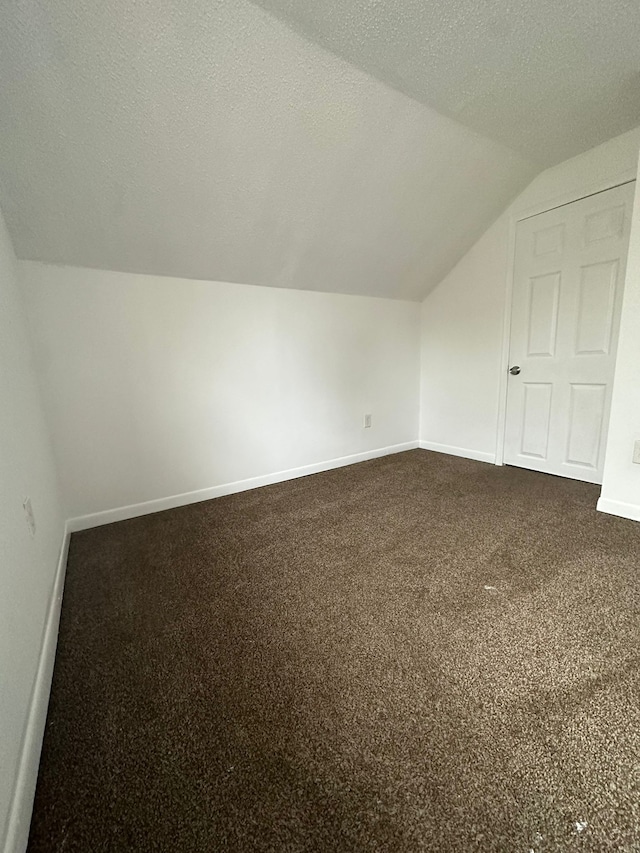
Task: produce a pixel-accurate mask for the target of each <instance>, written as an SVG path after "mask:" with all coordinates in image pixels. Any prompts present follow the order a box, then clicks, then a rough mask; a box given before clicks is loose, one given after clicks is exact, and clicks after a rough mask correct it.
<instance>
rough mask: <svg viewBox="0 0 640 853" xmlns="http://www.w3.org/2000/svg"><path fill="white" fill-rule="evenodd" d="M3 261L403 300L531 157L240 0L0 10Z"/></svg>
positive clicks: (501, 197) (481, 219)
mask: <svg viewBox="0 0 640 853" xmlns="http://www.w3.org/2000/svg"><path fill="white" fill-rule="evenodd" d="M0 79H1V80H2V85H1V86H0V115H1V116H2V122H1V130H0V204H1V205H2V208H3V210H4V213H5V217H6V219H7V223H8V225H9V228H10V231H11V235H12V238H13V241H14V245H15V248H16V252H17V254H18V256H19V257H21V258H28V259H34V260H42V261H48V262H57V263H66V264H71V265H79V266H89V267H99V268H104V269H111V270H125V271H132V272H146V273H156V274H164V275H176V276H184V277H193V278H202V279H214V280H215V279H217V280H226V281H232V282H246V283H251V284H261V285H275V286H282V287H297V288H308V289H314V290H328V291H342V292H348V293H362V294H367V295H379V296H393V297H399V298H413V299H417V298H419V297H420V296H422V295H423V294H424V293H426V292H427V291H428V290H429V288H430V287H432V286H433V285H435V284H436V283H437V282H438V281H439V280H440V279H441V278H442V276H443V275H444V274H445V273H446V272H447V271H448V269H449V268H450V267H451V266H452V265H453V263H454V262H455V261H456V260H457V259H458V257H459V256H460V255H461V254H462V253H463V252H464V251H465V250H466V249H467V248H468V246H469V245H470V244H471V243H472V242H473V240H474V239H475V238H476V237H477V236H478V235H479V234H480V233H481V231H482V230H483V229H484V227H485V226H486V225H487V223H488V222H489V221H490V220H491V219H492V217H494V216H495V215H496V214H497V213H498V212H499V210H500V209H501V208H502V207H503V206H504V205H505V204H506V203H507V201H508V200H509V199H510V198H511V197H512V196H513V195H514V194H515V193H516V192H517V191H518V190H519V189H520V188H521V187H522V186H523V184H524V183H526V182H527V180H528V179H529V178H530V177H531V176H532V174H533V172H534V171H536V169H535V168H534V167H533V165H532V164H531V162H529V161H528V160H526V159H525V158H522V157H520V156H519V155H516V154H515V153H513V152H512V151H511V150H509V149H508V148H506V147H504V146H503V145H501V144H498V143H496V142H494V141H491V140H489V139H487V138H485V137H483V136H480V135H479V134H477V133H475V132H474V131H471V130H469V129H467V128H465V127H463V126H462V125H460V124H458V123H456V122H454V121H452V120H451V119H449V118H446V117H444V116H442V115H440V114H439V113H438V112H436V111H434V110H432V109H430V108H429V107H426V106H424V105H422V104H420V103H418V102H417V101H415V100H412V99H410V98H408V97H406V96H405V95H403V94H401V93H400V92H398V91H397V90H395V89H393V88H391V87H389V86H387V85H386V84H384V83H382V82H380V81H378V80H377V79H374V78H373V77H372V76H370V75H369V74H367V73H365V72H363V71H361V70H358V69H356V68H355V67H353V66H352V65H350V64H349V63H347V62H346V61H344V60H342V59H340V58H338V57H336V56H334V55H333V54H331V53H329V52H327V51H326V50H324V49H323V48H321V47H318V46H317V45H315V44H313V43H311V42H310V41H309V40H307V39H305V38H302V37H301V36H299V35H297V34H296V33H294V32H293V31H292V30H291V29H290V28H289V27H288V26H286V25H285V24H284V23H282V22H281V21H279V20H278V19H277V18H275V17H274V16H272V15H270V14H268V13H267V12H265V11H264V10H262V9H260V8H258V7H256V6H255V5H252V4H251V3H249V2H244V0H191V2H188V3H167V2H165V0H136V2H134V3H132V2H131V0H102V2H98V0H40V2H36V0H12V2H6V3H4V4H1V6H0Z"/></svg>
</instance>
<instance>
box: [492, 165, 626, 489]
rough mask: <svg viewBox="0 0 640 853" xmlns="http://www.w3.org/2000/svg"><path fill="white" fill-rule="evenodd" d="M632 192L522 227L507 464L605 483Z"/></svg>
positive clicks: (610, 193) (596, 198) (622, 190)
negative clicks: (605, 462) (605, 450)
mask: <svg viewBox="0 0 640 853" xmlns="http://www.w3.org/2000/svg"><path fill="white" fill-rule="evenodd" d="M634 188H635V184H634V183H633V182H631V183H628V184H625V185H623V186H619V187H615V188H613V189H610V190H606V191H604V192H600V193H597V194H595V195H592V196H589V197H587V198H583V199H580V200H579V201H575V202H572V203H571V204H566V205H563V206H562V207H558V208H555V209H554V210H549V211H547V212H546V213H541V214H539V215H537V216H532V217H530V218H529V219H525V220H522V221H521V222H519V223H518V226H517V231H516V250H515V265H514V279H513V302H512V313H511V339H510V349H509V353H510V355H509V365H510V367H511V368H514V367H515V366H518V367H519V368H520V372H519V374H517V375H509V377H508V391H507V410H506V430H505V452H504V461H505V463H506V464H507V465H518V466H520V467H523V468H531V469H533V470H536V471H544V472H545V473H549V474H559V475H561V476H563V477H571V478H573V479H576V480H586V481H588V482H591V483H601V482H602V471H603V466H604V449H605V444H606V432H607V426H608V422H609V408H610V403H611V386H612V382H613V372H614V365H615V353H616V345H617V339H618V326H619V319H620V308H621V304H622V289H623V284H624V275H625V267H626V260H627V249H628V243H629V230H630V224H631V210H632V206H633V194H634Z"/></svg>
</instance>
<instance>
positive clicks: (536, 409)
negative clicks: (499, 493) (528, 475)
mask: <svg viewBox="0 0 640 853" xmlns="http://www.w3.org/2000/svg"><path fill="white" fill-rule="evenodd" d="M523 387H524V405H523V415H522V443H521V450H520V452H521V454H522V455H523V456H531V457H535V458H538V459H546V458H547V447H548V445H549V417H550V415H551V396H552V393H553V386H552V385H551V383H548V382H546V383H545V382H524V383H523Z"/></svg>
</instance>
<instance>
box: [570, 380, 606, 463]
mask: <svg viewBox="0 0 640 853" xmlns="http://www.w3.org/2000/svg"><path fill="white" fill-rule="evenodd" d="M606 392H607V386H606V385H586V384H583V383H577V382H573V383H572V384H571V391H570V408H569V439H568V443H567V456H566V462H567V463H568V464H570V465H582V466H584V467H585V468H590V469H591V470H592V471H595V470H596V469H597V467H598V451H599V449H600V436H601V432H602V416H603V414H604V404H605V396H606Z"/></svg>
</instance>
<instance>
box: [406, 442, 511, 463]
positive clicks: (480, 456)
mask: <svg viewBox="0 0 640 853" xmlns="http://www.w3.org/2000/svg"><path fill="white" fill-rule="evenodd" d="M419 445H420V447H421V448H422V450H435V452H436V453H448V454H449V455H450V456H463V457H464V458H465V459H474V460H475V461H476V462H489V463H490V464H491V465H495V462H496V454H495V453H486V452H485V451H483V450H469V449H468V448H467V447H455V446H454V445H451V444H438V443H437V442H435V441H420V442H419Z"/></svg>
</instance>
